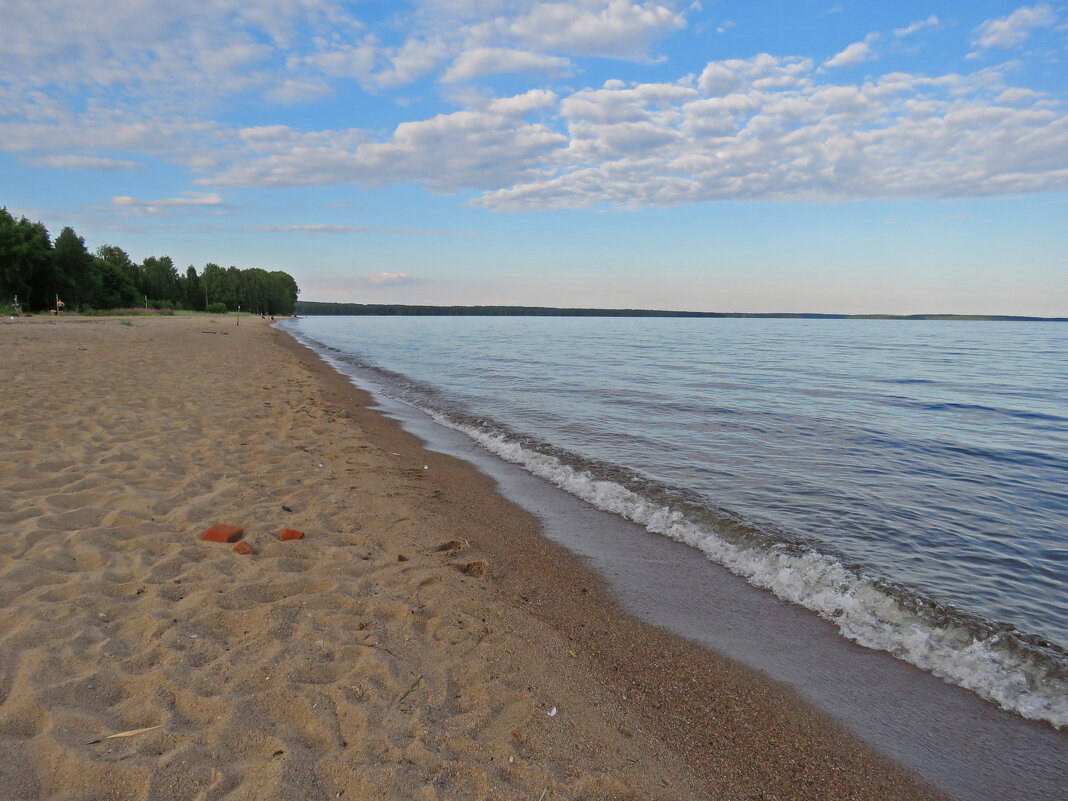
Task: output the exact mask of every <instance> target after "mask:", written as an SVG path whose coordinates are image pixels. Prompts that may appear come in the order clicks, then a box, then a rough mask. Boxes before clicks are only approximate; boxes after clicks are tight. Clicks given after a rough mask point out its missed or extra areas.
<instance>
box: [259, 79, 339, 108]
mask: <svg viewBox="0 0 1068 801" xmlns="http://www.w3.org/2000/svg"><path fill="white" fill-rule="evenodd" d="M333 93H334V90H333V89H331V88H330V87H329V86H328V85H327V84H325V83H322V82H320V81H294V80H285V81H282V82H281V83H280V84H278V85H277V86H274V87H272V88H270V89H268V90H267V91H266V92H265V93H264V94H265V96H266V97H267V98H268V99H270V100H273V101H274V102H275V103H281V104H283V105H294V104H297V103H312V102H315V101H316V100H322V99H323V98H324V97H329V96H330V95H332V94H333Z"/></svg>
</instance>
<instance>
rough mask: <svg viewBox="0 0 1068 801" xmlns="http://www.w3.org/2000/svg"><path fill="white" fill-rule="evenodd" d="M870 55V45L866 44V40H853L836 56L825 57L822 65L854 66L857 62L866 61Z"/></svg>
mask: <svg viewBox="0 0 1068 801" xmlns="http://www.w3.org/2000/svg"><path fill="white" fill-rule="evenodd" d="M871 57H872V52H871V47H869V46H868V43H867V42H854V43H853V44H851V45H849V46H848V47H847V48H846V49H845V50H843V51H842V52H840V53H838V54H837V55H836V56H833V57H831V58H829V59H827V60H826V61H825V62H824V63H823V66H825V67H855V66H856V65H857V64H861V63H863V62H865V61H868V60H869V59H870V58H871Z"/></svg>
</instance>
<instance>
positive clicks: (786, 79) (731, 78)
mask: <svg viewBox="0 0 1068 801" xmlns="http://www.w3.org/2000/svg"><path fill="white" fill-rule="evenodd" d="M811 71H812V62H811V61H810V60H808V59H802V58H776V57H775V56H772V55H769V54H767V53H761V54H759V55H757V56H753V57H752V58H748V59H740V58H735V59H728V60H726V61H711V62H709V63H708V64H707V65H706V66H705V68H704V70H703V71H702V72H701V76H700V77H699V78H698V79H697V85H698V87H699V88H700V89H701V91H702V92H705V93H706V94H710V95H726V94H730V93H731V92H734V91H736V90H738V89H739V88H741V87H744V86H752V87H754V88H757V89H769V88H774V87H780V88H781V87H790V86H796V85H797V84H798V83H799V82H801V81H803V80H807V76H808V74H809V73H810V72H811Z"/></svg>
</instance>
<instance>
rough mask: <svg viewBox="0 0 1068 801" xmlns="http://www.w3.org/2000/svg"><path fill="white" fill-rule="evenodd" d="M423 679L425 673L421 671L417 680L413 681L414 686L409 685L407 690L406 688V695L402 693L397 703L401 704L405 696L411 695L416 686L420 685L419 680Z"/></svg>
mask: <svg viewBox="0 0 1068 801" xmlns="http://www.w3.org/2000/svg"><path fill="white" fill-rule="evenodd" d="M422 680H423V674H421V673H420V674H419V678H417V679H416V680H415V681H413V682H412V686H411V687H409V688H408V689H407V690H405V691H404V695H402V696H401V697H400V698H398V699H397V703H398V704H399V703H400V702H401V701H403V700H404V699H405V698H407V697H408V696H409V695H411V694H412V691H414V690H415V688H416V687H418V686H419V682H421V681H422Z"/></svg>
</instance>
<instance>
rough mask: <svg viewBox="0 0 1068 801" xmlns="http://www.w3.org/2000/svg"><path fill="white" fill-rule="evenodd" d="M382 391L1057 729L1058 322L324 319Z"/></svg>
mask: <svg viewBox="0 0 1068 801" xmlns="http://www.w3.org/2000/svg"><path fill="white" fill-rule="evenodd" d="M290 330H291V331H293V332H294V333H295V334H297V335H298V336H300V337H301V338H303V339H305V340H306V341H309V342H311V343H317V344H318V345H319V346H320V349H326V352H327V353H328V355H329V356H330V358H332V359H334V360H336V361H340V362H343V363H344V364H345V365H346V366H347V368H348V369H356V370H358V371H359V372H360V375H361V377H362V378H363V379H365V380H370V381H372V382H373V383H375V384H376V385H378V387H379V388H380V389H381V391H383V392H385V393H386V394H388V395H390V396H392V397H395V398H398V399H400V400H404V401H405V402H407V403H410V404H412V405H414V406H417V407H419V408H421V409H424V410H425V411H427V412H428V413H430V414H432V415H433V416H434V417H435V418H436V419H437V420H438V421H439V422H441V423H443V424H445V425H449V426H452V427H454V428H458V429H460V430H462V431H464V432H465V433H466V434H468V435H469V436H471V437H472V438H474V439H476V440H477V441H478V442H479V443H480V444H482V445H483V446H484V447H486V448H488V449H490V450H491V451H493V452H494V453H497V454H498V455H500V456H501V457H503V458H505V459H507V460H509V461H512V462H516V463H518V464H521V465H523V466H524V467H526V468H527V469H528V470H530V471H531V472H533V473H535V474H536V475H538V476H540V477H542V478H544V479H546V480H548V481H551V482H553V483H554V484H557V485H558V486H560V487H562V488H564V489H566V490H567V491H569V492H571V493H573V494H575V495H577V496H579V497H580V498H583V499H584V500H586V501H588V502H590V503H591V504H593V505H595V506H597V507H599V508H601V509H604V510H607V511H611V512H615V513H617V514H620V515H622V516H624V517H627V518H628V519H631V520H634V521H636V522H638V523H641V524H642V525H644V526H645V527H646V528H648V529H649V530H650V531H653V532H656V533H659V534H663V535H664V536H667V537H671V538H673V539H677V540H680V541H682V542H685V543H687V544H689V545H691V546H693V547H694V548H697V549H699V550H700V551H701V552H703V553H704V554H705V555H706V556H707V557H708V558H709V559H711V560H713V561H716V562H718V563H720V564H723V565H725V566H726V567H728V568H729V569H730V570H732V571H733V572H735V573H737V574H739V575H741V576H744V577H745V578H746V579H747V580H748V581H749V582H750V583H752V584H754V585H756V586H759V587H762V588H765V589H767V590H769V591H771V592H773V593H775V594H776V595H778V596H779V597H780V598H783V599H785V600H788V601H790V602H793V603H796V604H799V605H802V606H805V607H807V608H809V609H812V610H813V611H815V612H817V613H818V614H820V615H821V616H823V617H825V618H827V619H828V620H831V621H832V622H834V623H835V624H836V625H837V627H838V629H839V631H840V632H841V633H842V634H843V635H844V636H846V637H848V638H850V639H853V640H855V641H857V642H859V643H861V644H863V645H866V646H868V647H871V648H877V649H881V650H885V651H888V652H890V653H892V654H894V655H895V656H898V657H899V658H901V659H904V660H906V661H908V662H911V663H913V664H915V665H918V666H920V667H922V668H924V669H926V670H929V671H931V672H933V673H935V674H936V675H939V676H941V677H943V678H946V679H948V680H950V681H952V682H954V683H957V684H959V685H961V686H963V687H966V688H968V689H971V690H973V691H975V692H977V693H978V694H979V695H981V696H983V697H984V698H987V699H988V700H991V701H993V702H996V703H998V704H1000V705H1001V706H1003V707H1005V708H1007V709H1011V710H1013V711H1015V712H1018V713H1020V714H1022V715H1024V716H1025V717H1031V718H1035V719H1041V720H1046V721H1049V722H1051V723H1053V724H1054V725H1056V726H1059V727H1064V726H1068V652H1066V646H1068V592H1066V587H1068V325H1063V324H1051V323H979V322H977V323H971V322H912V321H908V322H905V321H867V320H864V321H860V320H858V321H845V320H833V321H802V320H681V319H618V318H616V319H589V318H496V317H494V318H467V317H417V318H412V317H346V318H338V317H318V318H305V319H302V320H299V321H295V322H293V323H291V324H290Z"/></svg>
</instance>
